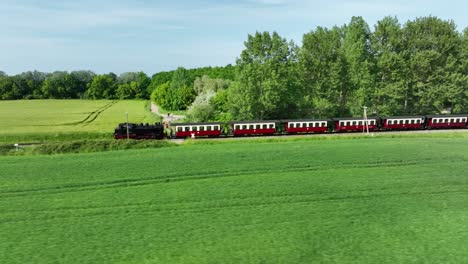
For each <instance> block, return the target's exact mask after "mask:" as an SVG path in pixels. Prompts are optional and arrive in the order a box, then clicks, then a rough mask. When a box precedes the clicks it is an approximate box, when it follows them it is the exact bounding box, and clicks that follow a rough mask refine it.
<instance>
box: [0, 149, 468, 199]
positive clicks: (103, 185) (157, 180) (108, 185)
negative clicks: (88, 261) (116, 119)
mask: <svg viewBox="0 0 468 264" xmlns="http://www.w3.org/2000/svg"><path fill="white" fill-rule="evenodd" d="M449 162H450V163H453V162H466V159H465V158H463V157H459V158H451V159H449V160H433V159H428V160H426V161H424V162H422V161H421V160H417V161H403V160H401V161H399V160H396V161H389V162H368V163H360V164H357V163H352V164H335V165H334V166H333V167H330V165H329V164H326V165H315V166H314V165H312V166H297V167H288V168H282V169H280V170H275V172H277V173H286V172H301V171H317V170H329V169H348V168H378V167H382V166H384V167H402V166H415V165H417V166H420V165H422V164H434V163H440V164H442V163H449ZM269 172H271V169H255V170H242V171H237V172H232V171H225V172H219V171H215V172H203V175H199V174H192V173H185V174H180V173H179V174H177V175H167V176H158V177H143V178H136V179H121V180H113V181H102V182H89V183H80V184H65V185H57V186H44V187H42V188H31V189H16V190H14V189H13V190H5V191H2V192H0V199H3V198H9V197H20V196H30V195H53V194H61V193H70V192H83V191H90V190H102V189H113V188H125V187H135V186H144V185H152V184H165V183H171V182H183V181H193V180H209V179H221V178H226V177H237V176H246V175H259V174H265V173H269Z"/></svg>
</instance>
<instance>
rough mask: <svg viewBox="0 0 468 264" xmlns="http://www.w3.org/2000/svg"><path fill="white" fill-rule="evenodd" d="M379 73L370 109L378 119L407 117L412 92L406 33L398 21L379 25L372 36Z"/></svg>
mask: <svg viewBox="0 0 468 264" xmlns="http://www.w3.org/2000/svg"><path fill="white" fill-rule="evenodd" d="M372 44H373V50H374V51H375V60H376V68H377V70H376V73H375V94H374V97H373V98H372V102H371V104H370V105H369V106H371V107H372V108H373V109H374V110H375V111H376V112H377V113H378V114H379V115H402V114H406V113H407V112H408V111H407V104H408V98H409V96H410V91H409V89H408V74H409V70H408V65H407V62H406V60H405V46H404V45H405V44H404V39H403V29H402V27H401V25H400V23H399V22H398V19H397V18H396V17H385V18H383V19H382V20H380V21H378V22H377V25H376V26H375V31H374V35H373V41H372Z"/></svg>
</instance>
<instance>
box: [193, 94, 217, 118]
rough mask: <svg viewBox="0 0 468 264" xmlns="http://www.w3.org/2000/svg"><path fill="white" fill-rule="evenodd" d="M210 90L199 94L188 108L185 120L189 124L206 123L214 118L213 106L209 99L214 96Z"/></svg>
mask: <svg viewBox="0 0 468 264" xmlns="http://www.w3.org/2000/svg"><path fill="white" fill-rule="evenodd" d="M215 94H216V93H215V92H214V91H212V90H209V91H206V92H203V93H201V94H199V95H198V96H197V97H196V98H195V100H194V101H193V103H192V104H191V105H190V107H188V109H187V114H186V118H187V119H188V120H190V121H191V122H207V121H210V120H212V119H213V118H214V110H215V109H214V105H213V104H212V103H211V99H212V98H213V97H214V96H215Z"/></svg>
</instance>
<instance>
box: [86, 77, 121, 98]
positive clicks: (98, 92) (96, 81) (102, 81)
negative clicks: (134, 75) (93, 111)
mask: <svg viewBox="0 0 468 264" xmlns="http://www.w3.org/2000/svg"><path fill="white" fill-rule="evenodd" d="M116 90H117V76H116V75H115V74H113V73H109V74H104V75H96V76H94V77H93V80H92V81H91V83H89V84H88V90H87V91H86V93H87V96H88V97H89V98H90V99H114V98H116Z"/></svg>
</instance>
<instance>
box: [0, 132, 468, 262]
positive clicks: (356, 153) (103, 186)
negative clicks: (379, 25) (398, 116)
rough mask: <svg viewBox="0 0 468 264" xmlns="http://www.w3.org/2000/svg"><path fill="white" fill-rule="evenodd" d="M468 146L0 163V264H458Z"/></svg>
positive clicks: (338, 143) (281, 147)
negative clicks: (467, 150) (0, 263)
mask: <svg viewBox="0 0 468 264" xmlns="http://www.w3.org/2000/svg"><path fill="white" fill-rule="evenodd" d="M210 142H211V141H210ZM467 145H468V138H467V137H464V136H452V135H451V134H441V135H439V136H437V137H424V136H421V137H418V136H411V137H401V138H391V137H375V138H343V139H342V140H304V139H303V140H285V141H280V142H268V141H257V142H250V141H242V140H238V141H231V142H229V143H225V142H223V143H222V144H216V143H210V144H208V143H202V144H193V143H191V144H183V145H182V146H181V147H176V148H158V149H139V150H124V151H111V152H102V153H88V154H68V155H51V156H42V155H40V156H23V157H0V167H1V168H0V169H1V170H0V171H1V173H2V174H1V181H0V230H2V231H1V232H2V235H1V236H0V245H1V247H0V255H1V256H2V261H3V262H5V263H323V262H325V263H414V262H418V263H464V262H466V261H467V260H468V251H467V250H466V244H467V242H468V235H467V234H468V225H466V222H467V220H468V205H467V203H466V201H467V200H468V173H467V171H468V156H467V154H468V153H467V152H466V146H467Z"/></svg>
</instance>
